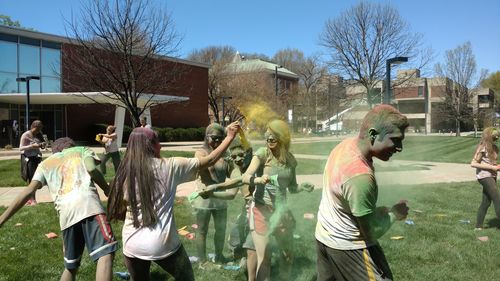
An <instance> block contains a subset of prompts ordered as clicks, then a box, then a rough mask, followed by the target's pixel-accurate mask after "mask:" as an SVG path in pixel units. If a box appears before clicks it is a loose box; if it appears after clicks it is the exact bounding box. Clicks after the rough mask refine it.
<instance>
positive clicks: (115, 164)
mask: <svg viewBox="0 0 500 281" xmlns="http://www.w3.org/2000/svg"><path fill="white" fill-rule="evenodd" d="M109 158H111V159H112V160H113V167H114V168H115V173H116V171H118V166H120V152H119V151H116V152H110V153H104V154H103V155H102V157H101V164H100V165H99V167H100V168H101V172H102V173H103V174H104V175H105V174H106V162H108V160H109Z"/></svg>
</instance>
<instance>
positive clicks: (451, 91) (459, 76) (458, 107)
mask: <svg viewBox="0 0 500 281" xmlns="http://www.w3.org/2000/svg"><path fill="white" fill-rule="evenodd" d="M435 68H436V74H437V75H438V76H439V77H442V78H443V80H444V81H446V87H445V95H444V97H443V102H442V104H441V106H440V107H439V108H438V112H439V113H440V114H441V116H442V117H444V118H449V119H451V120H453V121H454V122H455V134H456V136H460V131H461V124H462V123H467V122H472V120H474V118H477V116H475V114H477V112H476V111H474V110H473V108H472V98H473V88H476V87H477V85H478V84H479V83H478V82H479V81H481V80H482V79H480V78H478V73H477V66H476V59H475V57H474V54H473V52H472V45H471V43H470V42H466V43H464V44H463V45H460V46H458V47H456V48H455V49H452V50H448V51H446V57H445V61H444V63H443V64H440V63H438V64H436V66H435ZM485 74H486V72H485V71H482V72H481V74H480V76H484V75H485Z"/></svg>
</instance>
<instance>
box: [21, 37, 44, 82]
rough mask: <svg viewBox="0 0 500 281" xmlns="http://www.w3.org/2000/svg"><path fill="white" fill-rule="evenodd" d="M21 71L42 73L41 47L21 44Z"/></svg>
mask: <svg viewBox="0 0 500 281" xmlns="http://www.w3.org/2000/svg"><path fill="white" fill-rule="evenodd" d="M19 72H21V73H28V74H30V75H40V48H39V47H34V46H30V45H24V44H19Z"/></svg>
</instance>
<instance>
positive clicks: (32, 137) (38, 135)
mask: <svg viewBox="0 0 500 281" xmlns="http://www.w3.org/2000/svg"><path fill="white" fill-rule="evenodd" d="M42 128H43V124H42V121H40V120H35V121H33V123H31V129H30V130H28V131H26V132H24V133H23V134H22V136H21V140H20V141H19V150H20V151H21V175H22V177H23V179H24V180H25V181H27V182H28V184H29V183H30V182H31V179H32V178H33V175H34V174H35V171H36V168H37V167H38V164H40V162H41V161H42V151H41V149H44V148H45V143H44V142H43V135H42ZM35 193H36V191H33V193H32V194H31V195H30V197H29V199H28V201H26V205H27V206H33V205H36V198H35Z"/></svg>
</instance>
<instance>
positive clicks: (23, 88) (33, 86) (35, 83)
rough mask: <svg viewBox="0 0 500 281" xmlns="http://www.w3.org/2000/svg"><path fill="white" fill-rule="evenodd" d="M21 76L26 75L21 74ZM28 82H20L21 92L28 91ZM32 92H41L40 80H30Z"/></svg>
mask: <svg viewBox="0 0 500 281" xmlns="http://www.w3.org/2000/svg"><path fill="white" fill-rule="evenodd" d="M21 77H25V76H24V75H21ZM27 84H28V83H27V82H19V92H20V93H26V86H27ZM30 93H40V80H34V79H32V80H30Z"/></svg>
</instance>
